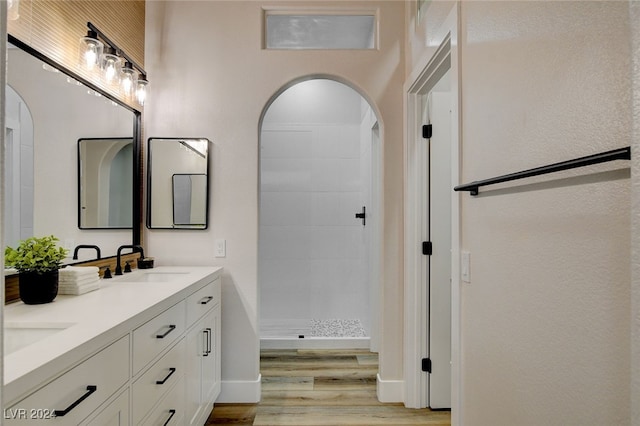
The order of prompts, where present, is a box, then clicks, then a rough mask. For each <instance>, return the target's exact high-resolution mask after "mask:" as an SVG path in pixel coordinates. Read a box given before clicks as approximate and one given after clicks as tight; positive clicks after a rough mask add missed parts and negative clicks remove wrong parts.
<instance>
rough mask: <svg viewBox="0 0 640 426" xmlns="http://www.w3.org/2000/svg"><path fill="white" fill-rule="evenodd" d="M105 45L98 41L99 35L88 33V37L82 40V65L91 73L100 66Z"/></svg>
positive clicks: (91, 31)
mask: <svg viewBox="0 0 640 426" xmlns="http://www.w3.org/2000/svg"><path fill="white" fill-rule="evenodd" d="M103 49H104V44H103V43H102V42H101V41H100V40H98V34H97V33H96V32H95V31H93V30H91V29H90V30H89V31H87V35H86V36H85V37H82V38H81V39H80V65H81V66H83V67H84V68H86V69H87V70H89V71H92V70H93V69H94V68H97V67H99V66H100V60H101V59H102V50H103Z"/></svg>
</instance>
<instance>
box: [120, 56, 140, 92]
mask: <svg viewBox="0 0 640 426" xmlns="http://www.w3.org/2000/svg"><path fill="white" fill-rule="evenodd" d="M136 82H137V77H136V72H135V71H134V69H133V65H132V64H131V62H129V61H126V62H125V63H124V66H123V67H122V69H121V70H120V84H121V85H122V90H123V91H124V94H125V95H126V96H127V97H129V96H131V95H132V94H133V91H134V89H135V87H136Z"/></svg>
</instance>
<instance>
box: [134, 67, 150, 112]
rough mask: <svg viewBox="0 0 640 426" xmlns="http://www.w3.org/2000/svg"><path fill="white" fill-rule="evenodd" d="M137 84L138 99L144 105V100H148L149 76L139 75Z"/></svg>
mask: <svg viewBox="0 0 640 426" xmlns="http://www.w3.org/2000/svg"><path fill="white" fill-rule="evenodd" d="M136 86H137V87H136V99H137V100H138V103H139V104H140V105H142V106H144V102H145V101H146V100H147V87H148V86H149V80H147V76H146V75H144V74H140V76H138V84H137V85H136Z"/></svg>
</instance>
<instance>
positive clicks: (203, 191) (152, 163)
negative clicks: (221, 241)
mask: <svg viewBox="0 0 640 426" xmlns="http://www.w3.org/2000/svg"><path fill="white" fill-rule="evenodd" d="M148 152H149V156H148V159H149V164H148V189H149V190H148V193H147V196H148V198H147V227H149V228H166V229H206V228H207V226H208V215H209V214H208V212H209V196H208V194H209V189H208V179H209V178H208V173H209V140H208V139H186V138H150V139H149V151H148Z"/></svg>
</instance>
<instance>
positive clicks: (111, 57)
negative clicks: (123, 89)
mask: <svg viewBox="0 0 640 426" xmlns="http://www.w3.org/2000/svg"><path fill="white" fill-rule="evenodd" d="M120 67H121V61H120V58H119V57H118V56H117V55H116V53H115V50H113V48H108V49H107V51H106V52H105V53H104V54H103V55H102V72H103V77H104V80H105V81H106V82H107V84H117V83H118V82H119V81H120Z"/></svg>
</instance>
